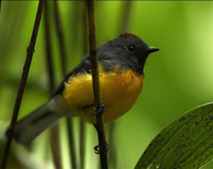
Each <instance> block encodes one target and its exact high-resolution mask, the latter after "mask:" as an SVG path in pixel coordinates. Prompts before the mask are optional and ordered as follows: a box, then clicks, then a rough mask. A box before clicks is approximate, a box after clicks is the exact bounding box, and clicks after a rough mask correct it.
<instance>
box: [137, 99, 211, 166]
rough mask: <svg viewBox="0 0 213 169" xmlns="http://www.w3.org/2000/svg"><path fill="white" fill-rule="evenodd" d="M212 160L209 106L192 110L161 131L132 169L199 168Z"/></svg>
mask: <svg viewBox="0 0 213 169" xmlns="http://www.w3.org/2000/svg"><path fill="white" fill-rule="evenodd" d="M212 159H213V103H210V104H206V105H203V106H200V107H198V108H195V109H193V110H191V111H189V112H187V113H186V114H184V115H183V116H181V117H179V118H178V119H177V120H175V121H173V122H172V123H171V124H169V125H168V126H167V127H166V128H164V129H163V130H162V131H161V132H160V133H159V134H158V135H157V136H156V137H155V138H154V139H153V141H152V142H151V143H150V144H149V146H148V147H147V149H146V150H145V152H144V153H143V154H142V156H141V158H140V160H139V161H138V163H137V165H136V167H135V169H177V168H180V169H191V168H200V167H201V166H203V165H204V164H206V163H207V162H209V161H211V160H212Z"/></svg>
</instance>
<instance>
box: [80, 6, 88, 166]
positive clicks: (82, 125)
mask: <svg viewBox="0 0 213 169" xmlns="http://www.w3.org/2000/svg"><path fill="white" fill-rule="evenodd" d="M82 29H83V30H82V32H81V34H82V38H83V48H82V50H83V53H86V52H87V51H88V50H87V46H88V45H87V12H86V6H85V3H83V4H82ZM85 145H86V125H85V121H84V120H83V119H82V118H80V168H81V169H84V168H85Z"/></svg>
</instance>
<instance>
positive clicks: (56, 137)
mask: <svg viewBox="0 0 213 169" xmlns="http://www.w3.org/2000/svg"><path fill="white" fill-rule="evenodd" d="M44 25H45V40H46V67H47V73H48V83H49V93H50V95H51V94H52V93H53V91H54V89H55V77H54V73H53V63H52V58H53V57H52V50H51V39H50V26H49V10H48V1H45V8H44ZM51 149H52V154H53V161H54V165H55V168H56V169H61V168H62V162H61V149H60V134H59V124H58V123H57V124H55V125H54V126H53V127H52V129H51Z"/></svg>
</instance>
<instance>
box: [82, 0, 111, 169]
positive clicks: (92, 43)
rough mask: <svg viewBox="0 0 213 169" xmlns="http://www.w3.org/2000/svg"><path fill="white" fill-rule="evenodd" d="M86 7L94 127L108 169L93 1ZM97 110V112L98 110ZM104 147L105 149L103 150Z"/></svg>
mask: <svg viewBox="0 0 213 169" xmlns="http://www.w3.org/2000/svg"><path fill="white" fill-rule="evenodd" d="M86 2H87V8H88V23H89V47H90V59H91V67H92V80H93V92H94V100H95V111H96V129H97V132H98V141H99V146H98V150H99V152H100V153H99V154H100V162H101V168H102V169H108V159H107V151H105V150H106V149H107V148H106V145H107V143H106V138H105V131H104V124H103V120H104V119H103V116H102V115H103V113H102V112H101V111H100V110H101V108H102V101H101V94H100V84H99V71H98V59H97V49H96V35H95V16H94V15H95V12H94V1H93V0H86ZM98 111H99V112H98ZM104 149H105V150H104Z"/></svg>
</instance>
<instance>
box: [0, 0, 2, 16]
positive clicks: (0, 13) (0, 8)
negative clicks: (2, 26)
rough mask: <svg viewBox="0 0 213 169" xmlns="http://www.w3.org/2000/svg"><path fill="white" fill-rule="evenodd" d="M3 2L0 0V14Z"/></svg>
mask: <svg viewBox="0 0 213 169" xmlns="http://www.w3.org/2000/svg"><path fill="white" fill-rule="evenodd" d="M1 3H2V2H1V0H0V14H1Z"/></svg>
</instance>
